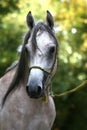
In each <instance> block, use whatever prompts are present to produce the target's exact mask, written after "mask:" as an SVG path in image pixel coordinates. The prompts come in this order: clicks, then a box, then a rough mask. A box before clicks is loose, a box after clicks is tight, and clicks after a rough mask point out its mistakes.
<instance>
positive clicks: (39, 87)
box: [37, 86, 42, 95]
mask: <svg viewBox="0 0 87 130" xmlns="http://www.w3.org/2000/svg"><path fill="white" fill-rule="evenodd" d="M41 92H42V88H41V86H38V87H37V93H38V95H41Z"/></svg>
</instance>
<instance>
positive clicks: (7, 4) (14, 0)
mask: <svg viewBox="0 0 87 130" xmlns="http://www.w3.org/2000/svg"><path fill="white" fill-rule="evenodd" d="M18 1H19V0H0V15H6V14H8V13H11V12H13V11H14V10H18V6H17V4H18Z"/></svg>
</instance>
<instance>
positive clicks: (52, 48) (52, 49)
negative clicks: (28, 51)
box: [49, 46, 55, 54]
mask: <svg viewBox="0 0 87 130" xmlns="http://www.w3.org/2000/svg"><path fill="white" fill-rule="evenodd" d="M54 52H55V46H52V47H50V49H49V53H50V54H53V53H54Z"/></svg>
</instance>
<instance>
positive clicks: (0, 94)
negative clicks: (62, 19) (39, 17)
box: [0, 11, 58, 130]
mask: <svg viewBox="0 0 87 130" xmlns="http://www.w3.org/2000/svg"><path fill="white" fill-rule="evenodd" d="M46 21H47V24H45V23H44V22H38V23H37V24H35V22H34V18H33V16H32V14H31V12H29V13H28V14H27V17H26V22H27V25H28V27H29V28H30V29H29V31H28V32H27V33H26V35H25V38H24V41H23V47H22V51H21V54H20V58H19V61H18V62H17V63H16V64H15V65H13V66H11V67H10V68H9V69H8V71H7V72H6V74H5V75H4V76H3V77H2V78H1V79H0V130H51V128H52V125H53V122H54V119H55V116H56V112H55V105H54V101H53V98H52V96H51V94H50V91H51V80H52V78H53V76H54V75H55V73H56V69H57V48H58V43H57V39H56V36H55V33H54V30H53V27H54V22H53V17H52V15H51V13H50V12H49V11H47V17H46Z"/></svg>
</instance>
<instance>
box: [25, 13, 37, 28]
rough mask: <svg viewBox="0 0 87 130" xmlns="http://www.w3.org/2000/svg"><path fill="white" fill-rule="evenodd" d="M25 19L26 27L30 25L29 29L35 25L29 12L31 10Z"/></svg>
mask: <svg viewBox="0 0 87 130" xmlns="http://www.w3.org/2000/svg"><path fill="white" fill-rule="evenodd" d="M26 21H27V25H28V27H30V29H32V28H33V27H34V25H35V22H34V18H33V16H32V14H31V11H29V12H28V14H27V17H26Z"/></svg>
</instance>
